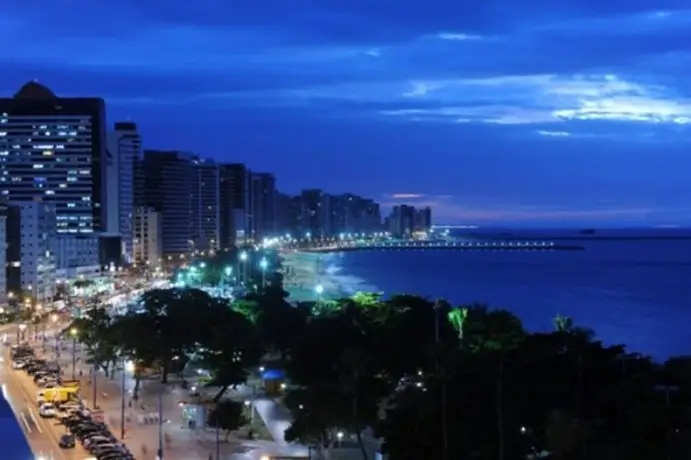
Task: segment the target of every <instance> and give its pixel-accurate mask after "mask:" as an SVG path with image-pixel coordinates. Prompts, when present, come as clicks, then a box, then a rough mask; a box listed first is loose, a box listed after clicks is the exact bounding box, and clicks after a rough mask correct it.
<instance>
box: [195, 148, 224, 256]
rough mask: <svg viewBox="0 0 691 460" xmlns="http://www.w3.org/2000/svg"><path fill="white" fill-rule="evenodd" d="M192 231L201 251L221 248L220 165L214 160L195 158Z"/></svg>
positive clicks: (196, 247) (196, 248)
mask: <svg viewBox="0 0 691 460" xmlns="http://www.w3.org/2000/svg"><path fill="white" fill-rule="evenodd" d="M193 167H194V178H193V179H194V182H193V185H192V195H191V197H192V203H191V207H192V209H191V213H192V215H191V218H190V225H191V229H190V233H191V237H192V241H193V242H194V249H195V250H199V251H208V250H216V249H218V248H219V239H220V235H219V231H220V229H219V223H220V222H219V221H220V218H219V201H220V195H219V185H220V184H219V167H218V164H216V163H215V162H213V161H212V160H202V159H199V158H197V159H195V160H194V161H193Z"/></svg>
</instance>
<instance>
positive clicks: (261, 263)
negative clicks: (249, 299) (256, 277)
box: [259, 257, 269, 289]
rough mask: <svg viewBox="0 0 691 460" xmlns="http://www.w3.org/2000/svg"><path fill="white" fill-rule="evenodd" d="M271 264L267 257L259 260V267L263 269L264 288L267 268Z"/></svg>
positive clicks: (263, 287)
mask: <svg viewBox="0 0 691 460" xmlns="http://www.w3.org/2000/svg"><path fill="white" fill-rule="evenodd" d="M268 266H269V261H268V260H266V257H262V260H260V261H259V268H261V269H262V289H265V288H266V268H267V267H268Z"/></svg>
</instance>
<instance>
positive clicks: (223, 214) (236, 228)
mask: <svg viewBox="0 0 691 460" xmlns="http://www.w3.org/2000/svg"><path fill="white" fill-rule="evenodd" d="M248 176H249V171H248V170H247V167H246V166H245V165H244V164H242V163H230V164H221V165H219V202H220V203H219V234H220V238H219V239H220V241H221V243H220V247H221V248H229V247H232V246H234V245H235V243H236V240H237V238H238V237H240V238H244V237H245V234H246V233H247V232H248V230H249V225H248V222H247V214H248V212H247V210H248V207H249V191H248Z"/></svg>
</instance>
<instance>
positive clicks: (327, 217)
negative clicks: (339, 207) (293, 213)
mask: <svg viewBox="0 0 691 460" xmlns="http://www.w3.org/2000/svg"><path fill="white" fill-rule="evenodd" d="M295 202H296V208H297V213H298V216H297V220H298V225H297V226H298V235H295V237H297V238H316V239H319V238H328V237H330V236H332V228H331V221H332V215H331V214H332V213H331V198H330V196H329V195H328V194H326V193H324V192H322V191H321V190H319V189H308V190H303V191H302V192H301V193H300V195H299V196H298V197H297V198H296V200H295Z"/></svg>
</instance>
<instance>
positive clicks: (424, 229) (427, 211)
mask: <svg viewBox="0 0 691 460" xmlns="http://www.w3.org/2000/svg"><path fill="white" fill-rule="evenodd" d="M431 229H432V208H430V207H429V206H426V207H424V208H416V209H415V225H414V231H416V232H420V233H429V232H430V230H431Z"/></svg>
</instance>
